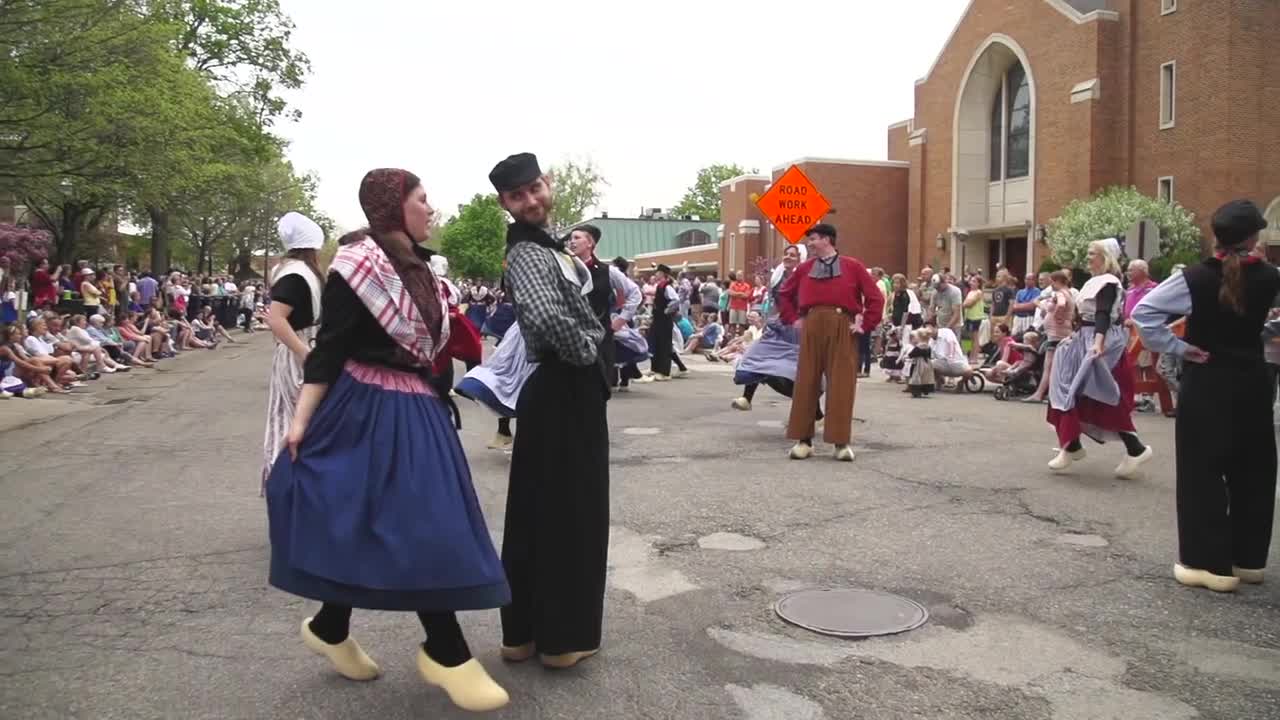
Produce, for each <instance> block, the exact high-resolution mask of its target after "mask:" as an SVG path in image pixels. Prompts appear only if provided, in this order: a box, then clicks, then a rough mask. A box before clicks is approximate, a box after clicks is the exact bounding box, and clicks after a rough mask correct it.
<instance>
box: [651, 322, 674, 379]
mask: <svg viewBox="0 0 1280 720" xmlns="http://www.w3.org/2000/svg"><path fill="white" fill-rule="evenodd" d="M674 328H675V324H674V323H673V322H672V320H671V316H670V315H666V314H663V315H657V314H655V315H654V316H653V324H652V325H651V326H649V332H650V333H652V335H653V360H651V361H650V362H649V369H650V370H652V371H653V372H654V373H655V374H657V375H670V374H671V331H672V330H673V329H674Z"/></svg>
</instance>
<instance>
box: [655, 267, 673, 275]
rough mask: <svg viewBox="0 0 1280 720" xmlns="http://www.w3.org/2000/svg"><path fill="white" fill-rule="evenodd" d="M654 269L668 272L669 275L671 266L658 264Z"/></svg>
mask: <svg viewBox="0 0 1280 720" xmlns="http://www.w3.org/2000/svg"><path fill="white" fill-rule="evenodd" d="M654 269H655V270H657V271H658V272H660V273H666V274H668V275H670V274H671V268H669V267H667V266H666V265H659V266H658V267H656V268H654Z"/></svg>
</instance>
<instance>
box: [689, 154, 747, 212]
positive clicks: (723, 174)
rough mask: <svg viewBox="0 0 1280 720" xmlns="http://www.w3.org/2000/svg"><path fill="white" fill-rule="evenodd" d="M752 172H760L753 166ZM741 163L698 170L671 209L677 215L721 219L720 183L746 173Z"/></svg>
mask: <svg viewBox="0 0 1280 720" xmlns="http://www.w3.org/2000/svg"><path fill="white" fill-rule="evenodd" d="M750 172H752V173H755V172H758V171H757V170H756V169H755V168H752V169H751V171H750ZM746 174H747V171H746V170H743V169H742V167H741V166H740V165H737V164H734V165H709V166H707V167H704V168H702V169H701V170H699V171H698V179H697V180H695V181H694V183H693V185H691V186H690V187H689V189H688V191H686V192H685V194H684V197H683V198H681V199H680V203H679V204H678V205H676V206H675V207H674V208H672V209H671V212H672V214H674V215H676V216H677V217H683V216H685V215H696V216H698V218H699V219H701V220H719V219H720V184H721V183H723V182H725V181H726V180H730V179H732V178H735V177H737V176H739V175H746Z"/></svg>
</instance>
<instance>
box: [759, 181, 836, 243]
mask: <svg viewBox="0 0 1280 720" xmlns="http://www.w3.org/2000/svg"><path fill="white" fill-rule="evenodd" d="M756 207H758V208H760V212H762V213H764V216H765V217H766V218H768V219H769V222H771V223H773V226H774V227H775V228H777V229H778V232H780V233H782V235H783V237H785V238H786V239H787V241H788V242H791V243H793V244H794V243H798V242H800V240H801V239H802V238H803V237H804V235H805V233H806V232H808V230H809V228H811V227H813V226H814V225H817V224H818V223H820V222H822V218H823V217H824V216H825V215H826V214H827V212H828V211H829V210H831V203H830V202H828V201H827V199H826V198H825V197H823V195H822V193H821V192H819V191H818V186H817V185H814V184H813V181H812V180H810V179H809V176H808V175H805V174H804V171H803V170H801V169H800V167H799V166H798V165H792V166H791V167H789V168H787V171H786V172H784V173H782V176H781V177H779V178H778V179H777V180H774V181H773V184H772V185H770V186H769V189H768V191H766V192H765V194H764V195H761V196H760V197H759V199H757V200H756Z"/></svg>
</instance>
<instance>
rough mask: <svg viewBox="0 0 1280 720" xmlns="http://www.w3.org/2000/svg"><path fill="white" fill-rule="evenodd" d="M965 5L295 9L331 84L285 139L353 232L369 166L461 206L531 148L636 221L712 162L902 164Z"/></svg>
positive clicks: (311, 92) (319, 85) (548, 1)
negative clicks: (889, 158) (917, 110)
mask: <svg viewBox="0 0 1280 720" xmlns="http://www.w3.org/2000/svg"><path fill="white" fill-rule="evenodd" d="M966 4H967V2H966V0H903V1H900V2H886V3H870V2H866V1H865V0H864V1H859V2H848V1H845V2H841V1H839V0H828V1H825V2H824V1H821V0H788V1H787V2H777V1H776V0H773V1H771V2H762V1H759V0H681V1H679V2H677V1H675V0H650V1H649V2H642V3H612V2H601V1H600V0H591V1H586V0H542V1H541V2H527V1H521V2H507V1H506V0H502V1H498V2H494V1H491V2H449V1H443V0H442V1H440V2H404V1H403V0H358V1H356V2H349V1H347V0H322V1H321V0H283V1H282V5H283V6H284V9H285V11H286V12H287V13H288V14H289V15H290V16H291V17H292V18H293V19H294V22H295V23H296V24H297V32H296V35H295V44H296V45H297V46H298V47H299V48H301V49H303V50H304V51H305V52H306V53H307V54H308V55H309V56H310V58H311V62H312V74H311V76H310V78H309V79H308V81H307V85H306V88H305V90H304V91H302V92H301V93H299V94H298V95H296V96H293V97H292V99H293V101H294V103H295V107H297V108H298V109H300V110H301V111H302V112H303V118H302V121H301V122H299V123H295V124H291V125H287V126H284V127H282V128H280V130H281V132H283V134H284V135H285V136H286V137H288V138H289V139H290V140H291V141H292V146H291V148H290V150H289V157H290V159H291V160H292V161H293V162H294V164H295V166H297V167H298V168H299V169H300V170H303V171H314V172H316V173H318V174H319V175H320V178H321V185H320V197H319V204H320V208H321V209H322V210H323V211H324V212H326V213H328V214H329V215H330V216H332V217H333V218H334V219H335V220H336V221H337V222H338V223H339V225H340V226H342V227H347V228H355V227H358V226H359V225H360V224H362V223H363V220H364V219H363V215H362V213H361V212H360V206H359V203H358V202H357V200H356V191H357V188H358V185H359V182H360V178H361V176H362V175H363V174H364V172H365V171H366V170H369V169H370V168H373V167H381V166H397V167H404V168H407V169H409V170H412V171H414V172H416V173H418V174H419V175H420V176H422V178H423V181H424V185H425V186H426V188H427V192H428V195H429V197H430V199H431V201H432V203H433V204H434V205H435V206H436V207H437V208H439V209H441V210H443V211H446V212H447V213H449V214H452V213H453V212H455V210H456V206H457V205H458V204H459V203H463V202H466V201H467V200H469V199H470V198H471V197H472V196H473V195H474V194H475V193H487V192H490V191H491V190H492V188H491V186H490V185H489V184H488V172H489V170H490V168H492V167H493V164H494V163H495V162H497V161H498V160H500V159H502V158H503V157H505V156H507V155H509V154H511V153H514V152H521V151H530V152H533V153H536V154H537V155H538V158H539V160H540V161H541V162H542V165H543V167H544V168H546V167H547V166H548V165H551V164H554V163H555V162H557V161H559V160H561V159H564V158H572V159H575V160H578V161H584V160H588V159H590V160H592V161H594V162H595V164H596V165H597V166H598V167H599V168H600V170H601V173H602V174H603V175H604V177H605V179H606V180H607V181H608V183H609V184H608V186H607V187H606V188H605V196H604V199H603V201H602V203H601V207H600V208H599V209H601V210H606V211H608V212H609V213H610V214H612V215H614V216H628V217H634V216H635V215H636V214H637V213H638V212H639V210H640V208H641V206H645V207H663V208H666V207H670V206H672V205H674V204H675V203H676V202H677V201H679V199H680V197H681V195H682V194H683V193H684V191H685V189H686V188H687V187H688V186H689V185H690V184H691V183H692V182H693V180H694V177H695V175H696V173H697V170H698V168H700V167H703V166H705V165H708V164H711V163H716V162H722V163H734V162H736V163H738V164H740V165H742V166H743V167H745V168H748V169H750V168H752V167H756V168H758V169H759V170H761V171H762V172H764V173H768V172H769V170H770V169H771V168H772V167H774V166H775V165H780V164H782V163H785V162H787V161H789V160H793V159H795V158H797V157H801V156H819V157H837V158H852V159H863V160H883V159H885V153H886V149H885V131H886V127H887V126H888V125H890V124H892V123H894V122H898V121H899V120H904V119H906V118H908V117H910V116H911V114H912V102H913V90H914V82H915V80H916V79H918V78H920V77H922V76H923V75H924V74H925V73H926V72H927V71H928V69H929V66H930V65H931V64H932V63H933V60H934V58H935V57H936V56H937V54H938V52H939V50H940V49H941V47H942V44H943V43H944V42H945V41H946V39H947V36H948V35H949V34H950V32H951V30H952V28H953V27H954V26H955V23H956V21H957V20H958V19H959V16H960V13H961V12H963V10H964V7H965V5H966ZM614 7H617V8H618V10H616V11H615V10H612V8H614Z"/></svg>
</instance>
